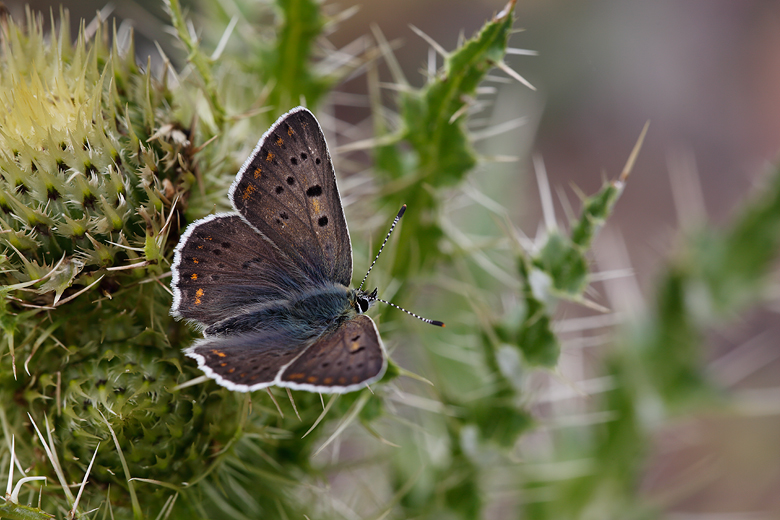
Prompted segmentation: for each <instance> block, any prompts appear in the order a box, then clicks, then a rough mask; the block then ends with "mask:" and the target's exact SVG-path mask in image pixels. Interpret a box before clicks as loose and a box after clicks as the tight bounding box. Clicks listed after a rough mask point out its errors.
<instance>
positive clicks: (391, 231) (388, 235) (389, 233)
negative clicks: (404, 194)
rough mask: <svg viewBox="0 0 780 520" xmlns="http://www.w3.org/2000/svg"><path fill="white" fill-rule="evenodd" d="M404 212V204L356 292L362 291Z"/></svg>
mask: <svg viewBox="0 0 780 520" xmlns="http://www.w3.org/2000/svg"><path fill="white" fill-rule="evenodd" d="M404 211H406V204H404V205H403V206H401V210H400V211H399V212H398V215H396V216H395V219H394V220H393V225H392V226H390V231H388V232H387V236H386V237H385V241H384V242H382V247H380V248H379V252H378V253H377V254H376V256H375V257H374V261H373V262H371V267H369V268H368V272H367V273H366V275H365V276H364V277H363V281H362V282H360V287H358V291H360V290H361V289H363V284H364V283H366V278H368V273H370V272H371V269H373V268H374V264H376V261H377V260H379V255H381V254H382V249H384V248H385V244H387V241H388V240H389V239H390V235H392V234H393V230H394V229H395V225H396V224H398V221H399V220H401V217H403V216H404Z"/></svg>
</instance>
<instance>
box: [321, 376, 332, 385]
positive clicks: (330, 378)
mask: <svg viewBox="0 0 780 520" xmlns="http://www.w3.org/2000/svg"><path fill="white" fill-rule="evenodd" d="M322 382H323V383H325V384H326V385H329V384H331V383H332V382H333V378H332V377H326V378H325V379H323V380H322Z"/></svg>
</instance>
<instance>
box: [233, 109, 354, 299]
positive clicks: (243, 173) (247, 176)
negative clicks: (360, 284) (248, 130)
mask: <svg viewBox="0 0 780 520" xmlns="http://www.w3.org/2000/svg"><path fill="white" fill-rule="evenodd" d="M230 199H231V201H232V203H233V206H234V207H235V208H236V210H237V211H238V212H239V213H240V214H241V215H242V216H243V217H244V218H245V219H246V220H247V221H248V222H249V223H250V224H251V225H252V226H254V227H255V228H257V229H258V230H259V231H260V232H261V233H262V234H263V235H265V236H266V237H268V238H269V239H270V240H271V241H272V242H273V243H274V244H276V245H277V246H278V247H279V248H280V249H282V250H283V251H285V252H286V253H287V254H288V255H289V256H290V258H291V259H292V260H293V261H294V262H295V263H296V264H297V265H298V266H299V267H300V268H301V269H302V270H303V271H305V272H306V273H307V274H308V275H309V276H310V278H312V279H313V280H318V281H330V282H336V283H340V284H342V285H345V286H349V284H350V282H351V279H352V246H351V244H350V239H349V232H348V231H347V223H346V220H345V219H344V211H343V209H342V206H341V198H340V197H339V192H338V188H337V186H336V175H335V172H334V170H333V163H332V161H331V158H330V153H329V152H328V146H327V144H326V142H325V137H324V135H323V133H322V129H321V128H320V125H319V123H318V122H317V120H316V119H315V118H314V115H312V113H311V112H309V111H308V110H306V109H305V108H303V107H298V108H296V109H293V110H291V111H290V112H288V113H287V114H285V115H284V116H282V117H281V118H279V120H278V121H277V122H276V123H274V125H273V126H272V127H271V128H270V129H269V130H268V132H266V133H265V135H263V137H262V138H261V139H260V141H259V142H258V144H257V147H256V148H255V149H254V151H253V152H252V155H251V156H250V157H249V159H247V161H246V162H245V163H244V165H243V166H242V167H241V170H240V171H239V173H238V175H237V176H236V180H235V182H234V183H233V185H232V186H231V188H230Z"/></svg>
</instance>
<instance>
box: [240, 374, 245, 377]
mask: <svg viewBox="0 0 780 520" xmlns="http://www.w3.org/2000/svg"><path fill="white" fill-rule="evenodd" d="M238 377H246V374H241V375H239V376H238Z"/></svg>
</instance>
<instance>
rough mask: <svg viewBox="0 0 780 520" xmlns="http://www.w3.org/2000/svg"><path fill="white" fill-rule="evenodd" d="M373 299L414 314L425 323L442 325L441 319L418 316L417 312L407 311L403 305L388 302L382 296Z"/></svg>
mask: <svg viewBox="0 0 780 520" xmlns="http://www.w3.org/2000/svg"><path fill="white" fill-rule="evenodd" d="M375 300H376V301H378V302H382V303H385V304H387V305H390V306H391V307H395V308H396V309H398V310H399V311H404V312H405V313H406V314H408V315H409V316H414V317H415V318H417V319H418V320H420V321H424V322H425V323H430V324H431V325H436V326H437V327H444V323H443V322H441V321H436V320H429V319H428V318H423V317H422V316H418V315H417V314H415V313H413V312H411V311H407V310H406V309H404V308H403V307H399V306H398V305H396V304H394V303H390V302H388V301H386V300H383V299H382V298H375Z"/></svg>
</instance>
